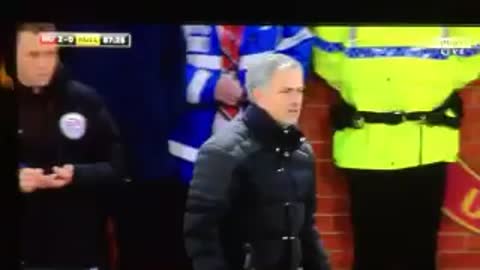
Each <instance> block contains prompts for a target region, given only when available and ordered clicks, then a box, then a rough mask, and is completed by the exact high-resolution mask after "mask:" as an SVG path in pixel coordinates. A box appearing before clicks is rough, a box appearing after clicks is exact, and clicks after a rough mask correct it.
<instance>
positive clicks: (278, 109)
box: [253, 68, 305, 125]
mask: <svg viewBox="0 0 480 270" xmlns="http://www.w3.org/2000/svg"><path fill="white" fill-rule="evenodd" d="M304 88H305V85H304V81H303V73H302V70H301V69H298V68H286V69H279V70H277V71H275V73H274V74H273V76H272V80H271V82H270V84H269V85H268V87H267V88H266V89H258V90H254V91H253V95H254V99H255V100H256V103H257V104H258V105H259V106H260V107H261V108H263V109H265V110H266V111H267V112H268V113H269V114H270V115H271V116H272V117H273V118H274V119H275V120H277V121H278V122H280V123H284V124H289V125H295V124H297V122H298V119H299V117H300V112H301V109H302V102H303V90H304Z"/></svg>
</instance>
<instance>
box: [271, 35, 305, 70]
mask: <svg viewBox="0 0 480 270" xmlns="http://www.w3.org/2000/svg"><path fill="white" fill-rule="evenodd" d="M312 45H313V35H312V34H311V33H310V30H309V29H308V28H307V27H303V26H283V27H282V39H281V40H280V42H279V43H278V45H277V47H276V51H277V52H279V53H284V54H287V55H289V56H291V57H293V58H295V59H296V60H297V61H299V62H300V63H301V64H302V66H303V70H304V71H305V76H306V75H307V74H309V73H310V63H311V62H310V61H311V56H312Z"/></svg>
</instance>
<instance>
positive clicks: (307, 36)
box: [168, 25, 313, 183]
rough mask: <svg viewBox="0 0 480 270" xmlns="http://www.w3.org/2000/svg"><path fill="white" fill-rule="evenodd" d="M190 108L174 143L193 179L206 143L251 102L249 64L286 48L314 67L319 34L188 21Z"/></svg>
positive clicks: (186, 177) (186, 178)
mask: <svg viewBox="0 0 480 270" xmlns="http://www.w3.org/2000/svg"><path fill="white" fill-rule="evenodd" d="M183 30H184V35H185V38H186V43H187V52H186V56H187V63H186V65H185V71H186V72H185V75H186V82H187V86H186V88H185V95H184V96H185V99H186V103H187V108H186V110H185V112H184V113H183V114H182V116H181V118H180V120H179V121H178V125H177V126H176V127H175V129H174V131H173V132H172V135H171V136H170V139H169V141H168V147H169V151H170V153H171V154H172V155H173V156H174V157H175V160H176V165H177V166H178V168H179V170H180V175H181V179H182V181H183V182H185V183H189V182H190V181H191V179H192V175H193V164H194V163H195V161H196V158H197V154H198V149H199V148H200V146H201V145H202V144H203V143H204V142H205V141H206V140H207V139H208V138H209V137H210V136H211V135H212V134H213V133H214V132H215V131H216V130H219V129H222V127H223V126H224V125H225V123H228V121H229V120H230V119H232V118H233V117H234V116H236V115H237V114H238V113H240V114H241V113H242V111H243V108H245V105H246V103H247V101H246V90H245V87H244V84H245V72H246V66H247V65H249V64H250V63H252V62H253V61H255V60H256V59H258V57H259V56H261V55H265V54H269V53H283V54H286V55H288V56H291V57H293V58H295V59H296V60H297V61H299V62H300V63H301V65H302V66H303V68H304V70H305V71H307V72H305V76H307V74H308V71H309V70H310V59H311V51H312V43H313V36H312V34H311V33H310V31H309V30H308V28H307V27H303V26H294V25H245V26H243V25H241V26H223V25H185V26H184V27H183Z"/></svg>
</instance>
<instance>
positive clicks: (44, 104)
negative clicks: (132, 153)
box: [14, 23, 123, 269]
mask: <svg viewBox="0 0 480 270" xmlns="http://www.w3.org/2000/svg"><path fill="white" fill-rule="evenodd" d="M53 30H55V27H54V26H53V25H51V24H38V23H25V24H21V25H20V26H19V27H18V29H17V50H16V75H17V76H16V80H15V82H14V91H15V92H16V94H17V98H18V111H19V130H18V136H19V146H20V149H19V161H20V166H19V173H18V178H19V187H20V190H21V192H22V193H23V194H24V206H25V208H24V210H23V216H22V221H21V248H20V252H21V257H22V260H23V262H22V264H23V265H24V267H26V268H28V267H69V268H72V267H84V268H85V269H87V268H88V269H108V268H107V264H108V263H107V259H108V256H107V252H108V249H107V243H106V231H105V229H106V226H105V225H106V224H105V223H106V215H107V213H106V211H105V207H104V205H103V203H102V196H104V195H105V194H106V193H108V192H109V191H110V189H111V188H112V187H113V186H114V185H115V184H116V183H119V182H120V181H121V178H122V171H123V169H122V168H123V159H122V154H121V152H122V151H121V147H120V144H119V142H118V134H117V131H116V128H115V125H114V124H113V122H112V120H111V117H110V115H109V112H108V111H107V109H106V108H105V106H104V104H103V102H102V101H101V99H100V98H99V96H98V95H97V94H96V92H95V91H94V90H93V89H91V88H90V87H88V86H86V85H84V84H81V83H79V82H76V81H72V80H70V79H69V78H68V76H67V74H66V73H65V71H64V70H63V69H62V67H61V65H59V59H58V48H57V47H56V46H55V45H42V44H40V43H39V42H38V41H39V33H40V32H43V31H53ZM95 267H96V268H95Z"/></svg>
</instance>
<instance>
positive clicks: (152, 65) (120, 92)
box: [62, 24, 191, 270]
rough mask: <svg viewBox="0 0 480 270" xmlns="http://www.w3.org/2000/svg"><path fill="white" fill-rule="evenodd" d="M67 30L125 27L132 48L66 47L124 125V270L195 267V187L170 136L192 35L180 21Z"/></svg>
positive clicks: (120, 205) (118, 218)
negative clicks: (184, 176)
mask: <svg viewBox="0 0 480 270" xmlns="http://www.w3.org/2000/svg"><path fill="white" fill-rule="evenodd" d="M62 30H65V31H75V32H100V33H104V32H107V33H108V32H121V33H129V34H130V35H131V38H132V39H131V41H132V46H131V48H128V49H112V48H94V49H92V48H74V49H71V50H63V53H64V58H63V60H64V63H65V66H66V67H68V68H69V70H71V72H72V74H73V75H74V76H75V78H76V79H78V80H80V81H82V82H85V83H88V84H89V85H92V86H93V87H95V88H97V89H98V93H99V94H100V95H101V96H102V97H103V98H104V99H105V102H106V104H107V106H108V107H109V108H110V111H111V112H112V116H113V118H114V119H115V120H116V121H115V122H116V123H117V124H118V127H119V130H120V134H121V135H122V141H124V144H123V146H124V149H125V153H126V155H125V156H126V166H127V168H128V171H127V173H128V175H129V177H128V179H129V180H131V181H128V182H125V183H124V184H123V185H122V188H121V189H120V192H119V194H118V196H115V197H116V198H118V199H116V200H112V204H114V205H112V207H113V208H114V209H115V212H116V214H115V215H114V216H113V218H114V222H115V225H116V232H117V236H118V238H117V243H118V255H119V256H118V259H119V260H118V265H119V268H120V269H121V270H141V269H175V270H185V269H191V266H190V265H189V262H188V258H187V256H186V254H185V248H184V246H183V238H182V224H183V213H184V211H185V209H184V204H185V197H186V193H187V188H188V186H187V185H186V184H185V183H182V182H181V181H180V180H179V179H178V177H177V171H176V168H175V166H174V164H175V163H174V159H173V157H172V156H170V154H169V153H168V144H167V138H168V135H169V133H170V132H171V128H172V127H173V126H174V124H175V123H176V122H178V117H177V116H178V115H179V114H180V112H181V111H182V107H183V106H184V105H185V104H184V103H185V102H184V100H185V97H184V95H185V94H184V92H185V91H184V89H185V82H184V81H185V79H184V78H185V75H184V72H185V61H186V56H185V38H184V35H183V32H182V28H181V26H180V25H175V24H171V25H168V24H71V25H64V26H62Z"/></svg>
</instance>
